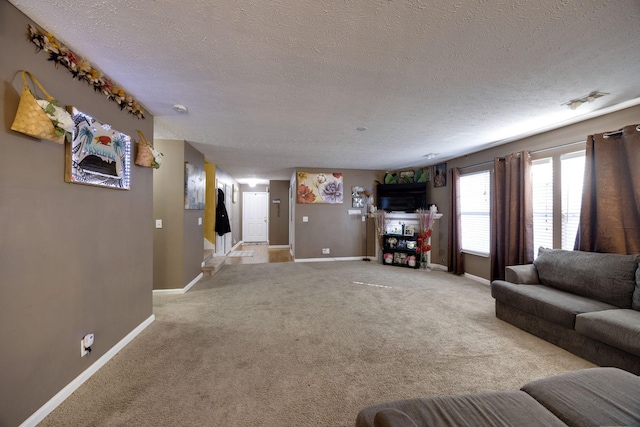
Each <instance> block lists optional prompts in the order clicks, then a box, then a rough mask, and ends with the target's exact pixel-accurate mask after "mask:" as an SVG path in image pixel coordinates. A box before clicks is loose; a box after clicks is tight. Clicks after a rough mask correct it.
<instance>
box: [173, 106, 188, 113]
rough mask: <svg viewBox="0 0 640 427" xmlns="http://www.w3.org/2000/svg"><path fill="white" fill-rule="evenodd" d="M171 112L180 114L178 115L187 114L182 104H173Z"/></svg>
mask: <svg viewBox="0 0 640 427" xmlns="http://www.w3.org/2000/svg"><path fill="white" fill-rule="evenodd" d="M173 111H175V112H176V113H180V114H186V113H187V107H185V106H184V105H182V104H175V105H174V106H173Z"/></svg>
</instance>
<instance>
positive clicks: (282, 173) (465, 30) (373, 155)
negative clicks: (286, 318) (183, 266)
mask: <svg viewBox="0 0 640 427" xmlns="http://www.w3.org/2000/svg"><path fill="white" fill-rule="evenodd" d="M10 2H11V3H12V4H14V5H15V6H16V7H18V9H20V10H21V11H23V12H24V13H25V14H26V15H28V16H29V17H31V18H32V19H33V20H34V21H35V22H36V23H37V24H39V25H40V26H42V27H43V28H44V29H46V30H48V31H50V32H52V33H53V34H54V35H55V36H56V37H57V38H58V39H60V40H61V41H63V42H64V43H65V44H66V45H67V46H68V47H69V48H70V49H71V50H73V51H74V52H75V53H77V54H79V55H80V56H82V57H84V58H85V59H87V60H89V61H90V62H91V63H92V65H93V66H94V67H96V68H98V69H100V70H101V71H103V72H104V73H105V74H106V75H107V76H109V77H110V78H111V79H112V80H114V81H115V82H117V83H118V84H120V85H121V86H122V87H124V88H125V90H126V91H127V92H129V93H130V94H132V95H133V96H134V97H135V98H136V99H137V100H138V101H139V102H140V103H141V104H142V105H143V106H144V107H145V108H146V109H147V110H149V111H150V112H151V113H152V114H153V116H154V122H155V134H154V137H155V138H163V139H179V140H186V141H188V142H189V143H191V144H193V145H194V146H195V147H196V148H197V149H198V150H200V151H201V152H203V153H204V154H205V158H206V159H207V161H209V162H213V163H216V164H218V165H219V166H220V167H222V168H223V169H225V170H226V171H227V172H228V173H230V174H231V175H232V176H233V177H234V178H236V179H238V180H239V181H241V182H243V181H244V180H246V179H247V178H263V179H289V178H290V176H291V172H292V170H293V168H294V167H319V168H335V169H376V170H398V169H403V168H407V167H412V166H425V165H429V164H434V163H440V162H442V161H445V160H447V159H450V158H454V157H458V156H460V155H464V154H468V153H471V152H474V151H478V150H480V149H482V148H486V147H489V146H492V145H496V144H500V143H505V142H509V141H512V140H514V139H517V138H519V137H523V136H527V135H531V134H534V133H537V132H540V131H543V130H548V129H553V128H555V127H560V126H563V125H566V124H569V123H573V122H577V121H580V120H583V119H585V118H589V117H593V116H595V115H599V114H602V113H604V112H610V111H614V110H615V109H620V108H623V107H627V106H631V105H636V104H639V103H640V1H638V0H611V1H607V0H564V1H561V0H519V1H517V0H510V1H506V0H491V1H486V0H469V1H464V0H458V1H453V0H339V1H329V0H312V1H311V0H270V1H264V0H263V1H260V0H233V1H230V0H228V1H223V0H181V1H172V0H112V1H108V0H49V1H47V2H43V1H41V0H10ZM43 61H44V58H43ZM596 90H597V91H602V92H608V93H610V95H608V96H605V97H603V98H600V99H597V100H596V101H594V102H592V103H585V104H583V105H582V106H580V107H579V108H577V109H576V110H571V109H570V108H568V107H567V106H566V105H563V104H564V103H566V102H568V101H569V100H571V99H574V98H580V97H583V96H585V95H587V94H589V93H590V92H592V91H596ZM176 103H179V104H184V105H185V106H187V107H188V109H189V111H188V114H185V115H183V114H178V113H176V112H175V111H174V110H173V108H172V106H173V105H174V104H176ZM123 114H124V113H123ZM358 127H365V128H367V130H366V131H358V130H357V128H358ZM603 131H604V130H603ZM429 153H436V154H437V156H436V157H435V158H433V159H431V160H429V159H427V158H425V157H424V156H425V155H427V154H429Z"/></svg>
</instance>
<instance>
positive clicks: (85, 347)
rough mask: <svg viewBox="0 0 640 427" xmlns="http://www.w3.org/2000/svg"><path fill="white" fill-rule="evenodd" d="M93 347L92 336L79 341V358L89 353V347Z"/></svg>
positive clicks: (86, 336) (89, 335)
mask: <svg viewBox="0 0 640 427" xmlns="http://www.w3.org/2000/svg"><path fill="white" fill-rule="evenodd" d="M92 345H93V334H87V335H85V336H84V337H82V339H81V340H80V357H84V356H86V355H87V354H89V353H91V346H92Z"/></svg>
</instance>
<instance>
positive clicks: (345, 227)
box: [294, 168, 383, 259]
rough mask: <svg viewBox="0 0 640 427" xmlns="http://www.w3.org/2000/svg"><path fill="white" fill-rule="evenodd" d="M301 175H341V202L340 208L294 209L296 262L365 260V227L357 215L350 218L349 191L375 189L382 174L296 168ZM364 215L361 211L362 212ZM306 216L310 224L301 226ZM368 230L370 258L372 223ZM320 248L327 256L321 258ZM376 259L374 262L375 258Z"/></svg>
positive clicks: (302, 206) (314, 206)
mask: <svg viewBox="0 0 640 427" xmlns="http://www.w3.org/2000/svg"><path fill="white" fill-rule="evenodd" d="M298 171H302V172H315V173H318V172H324V173H342V176H343V184H344V202H343V203H342V204H298V203H296V205H295V211H294V222H295V247H294V249H295V258H296V259H304V258H328V259H330V258H332V257H333V258H342V257H347V258H348V257H362V256H364V244H365V237H366V236H365V223H364V222H362V218H361V216H360V215H349V212H348V211H349V209H354V208H352V207H351V187H352V186H356V185H359V186H363V187H365V188H375V181H376V180H378V181H381V180H382V176H383V174H382V173H381V172H377V171H369V170H358V169H343V170H336V169H326V168H325V169H315V168H299V169H298ZM362 211H363V213H364V209H362ZM303 216H308V217H309V222H302V217H303ZM367 224H368V226H369V236H368V239H367V240H368V244H369V250H368V253H369V256H373V254H374V251H375V249H373V248H374V246H375V239H374V238H373V237H372V236H373V229H374V228H373V221H368V222H367ZM322 248H329V249H330V251H331V253H330V255H323V254H322ZM374 259H375V258H374Z"/></svg>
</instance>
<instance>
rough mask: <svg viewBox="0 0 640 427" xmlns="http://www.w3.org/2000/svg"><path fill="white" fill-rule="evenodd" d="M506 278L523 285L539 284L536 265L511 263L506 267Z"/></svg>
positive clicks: (508, 280)
mask: <svg viewBox="0 0 640 427" xmlns="http://www.w3.org/2000/svg"><path fill="white" fill-rule="evenodd" d="M504 280H505V281H507V282H511V283H518V284H521V285H539V284H540V279H539V278H538V270H536V267H535V265H533V264H525V265H510V266H507V267H505V269H504Z"/></svg>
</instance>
